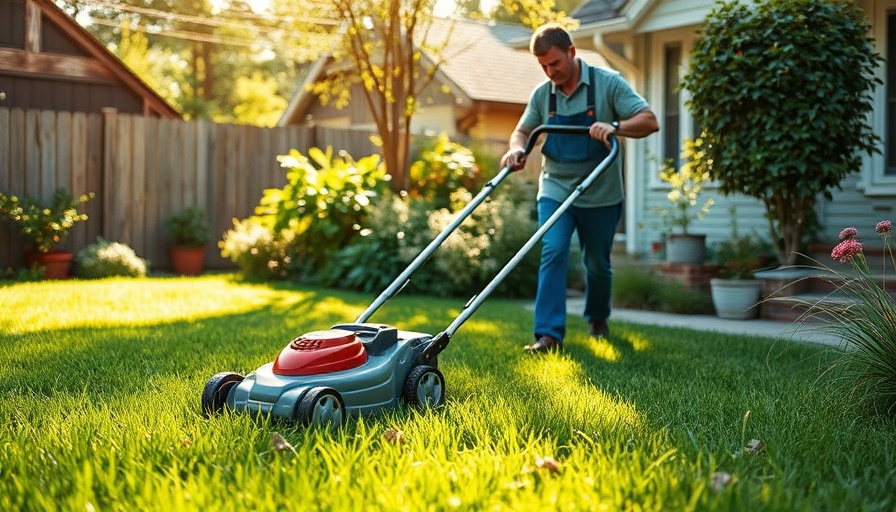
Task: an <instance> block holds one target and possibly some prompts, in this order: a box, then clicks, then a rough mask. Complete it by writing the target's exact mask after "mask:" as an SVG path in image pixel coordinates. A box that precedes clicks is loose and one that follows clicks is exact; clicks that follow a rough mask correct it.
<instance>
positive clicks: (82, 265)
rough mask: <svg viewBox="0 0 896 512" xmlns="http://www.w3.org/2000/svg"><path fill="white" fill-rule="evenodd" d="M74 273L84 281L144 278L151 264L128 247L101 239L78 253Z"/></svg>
mask: <svg viewBox="0 0 896 512" xmlns="http://www.w3.org/2000/svg"><path fill="white" fill-rule="evenodd" d="M73 263H74V265H73V267H74V268H73V273H74V275H75V276H76V277H80V278H83V279H102V278H104V277H113V276H127V277H143V276H145V275H146V274H147V272H148V271H149V262H148V261H147V260H145V259H143V258H141V257H139V256H137V253H135V252H134V250H133V249H131V248H130V247H128V246H127V245H125V244H123V243H119V242H109V241H107V240H105V239H103V238H101V237H98V238H97V239H96V242H95V243H93V244H90V245H88V246H87V247H85V248H83V249H81V250H80V251H78V254H76V255H75V259H74V262H73Z"/></svg>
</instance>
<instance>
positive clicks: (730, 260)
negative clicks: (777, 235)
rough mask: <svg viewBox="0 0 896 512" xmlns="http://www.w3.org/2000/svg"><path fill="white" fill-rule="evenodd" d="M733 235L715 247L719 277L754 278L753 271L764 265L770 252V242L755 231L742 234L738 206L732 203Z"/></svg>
mask: <svg viewBox="0 0 896 512" xmlns="http://www.w3.org/2000/svg"><path fill="white" fill-rule="evenodd" d="M729 211H730V215H731V236H729V237H728V238H727V239H725V240H722V241H721V242H718V243H717V244H716V245H715V247H714V248H713V253H714V259H715V261H716V262H717V263H719V265H720V267H719V277H721V278H723V279H752V278H753V272H755V271H756V270H758V269H759V268H761V267H762V264H763V262H764V260H765V257H766V255H767V254H768V250H769V248H768V244H766V243H763V241H762V240H761V239H760V238H759V237H758V236H757V235H754V234H753V233H746V234H741V233H740V232H739V231H738V229H737V208H736V207H735V206H734V205H732V206H731V208H730V209H729Z"/></svg>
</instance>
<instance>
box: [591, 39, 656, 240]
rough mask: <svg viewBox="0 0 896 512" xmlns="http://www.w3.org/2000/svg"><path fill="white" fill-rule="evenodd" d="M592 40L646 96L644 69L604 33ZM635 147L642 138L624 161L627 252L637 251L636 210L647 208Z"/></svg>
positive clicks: (627, 151)
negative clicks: (613, 45) (608, 42)
mask: <svg viewBox="0 0 896 512" xmlns="http://www.w3.org/2000/svg"><path fill="white" fill-rule="evenodd" d="M593 42H594V48H595V49H596V50H597V52H598V53H600V54H601V55H602V56H603V57H604V58H605V59H607V63H608V64H609V65H610V66H611V67H612V68H613V69H615V70H617V71H619V72H620V73H621V74H622V76H624V77H625V79H626V80H627V81H628V83H629V84H631V86H632V88H633V89H634V90H635V91H637V92H638V93H639V94H642V95H643V94H644V93H643V92H642V91H644V88H645V86H646V85H647V81H646V79H645V77H644V71H643V70H642V69H641V68H639V67H638V66H637V65H636V64H635V63H634V62H632V61H631V59H629V58H628V57H626V56H625V55H621V54H619V53H618V52H617V51H616V50H614V49H613V48H611V47H610V46H609V45H608V44H606V43H605V42H604V38H603V34H601V33H599V32H598V33H596V34H594V36H593ZM628 44H630V43H628ZM628 44H627V45H628ZM636 146H641V143H640V141H632V143H629V144H625V146H624V149H625V161H626V162H627V164H626V165H625V178H624V182H625V183H627V184H628V185H627V186H626V187H625V204H626V207H625V252H626V253H628V254H634V253H636V252H637V250H638V240H637V238H638V234H637V233H638V216H637V215H636V212H640V211H643V208H644V194H643V193H637V191H639V190H640V183H641V182H642V181H643V178H644V176H643V173H641V172H638V167H639V166H640V165H641V164H643V162H642V160H638V158H637V155H638V152H637V151H636Z"/></svg>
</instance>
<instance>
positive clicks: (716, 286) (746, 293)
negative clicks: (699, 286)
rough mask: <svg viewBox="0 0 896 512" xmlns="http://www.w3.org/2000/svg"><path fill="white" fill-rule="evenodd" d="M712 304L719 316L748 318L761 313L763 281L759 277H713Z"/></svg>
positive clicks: (711, 283)
mask: <svg viewBox="0 0 896 512" xmlns="http://www.w3.org/2000/svg"><path fill="white" fill-rule="evenodd" d="M709 284H710V287H711V291H712V305H713V306H714V307H715V309H716V315H718V317H719V318H728V319H732V320H747V319H750V318H756V316H757V315H758V314H759V299H760V297H761V296H762V281H760V280H759V279H719V278H715V279H711V280H710V282H709Z"/></svg>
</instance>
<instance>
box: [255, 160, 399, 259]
mask: <svg viewBox="0 0 896 512" xmlns="http://www.w3.org/2000/svg"><path fill="white" fill-rule="evenodd" d="M277 159H278V160H279V161H280V166H281V167H283V168H285V169H286V185H284V186H283V188H282V189H267V190H265V191H264V196H263V197H262V198H261V202H260V203H259V205H258V206H257V207H256V208H255V216H256V217H257V218H258V222H259V223H260V224H261V225H262V226H264V227H266V228H267V229H269V230H270V231H271V232H272V233H282V232H284V231H286V230H288V231H290V232H291V233H293V234H294V235H295V240H294V242H293V243H292V245H293V246H294V247H297V248H300V252H299V253H297V254H296V255H295V257H296V258H297V261H296V262H295V264H297V265H299V266H301V267H305V268H307V269H309V270H317V269H320V268H321V267H322V266H323V265H324V264H325V263H326V259H327V257H328V256H329V255H330V254H332V253H334V252H335V251H336V250H337V249H340V248H342V247H346V246H347V245H349V243H350V242H351V240H352V238H354V237H355V235H357V233H358V231H359V230H360V229H361V226H362V225H363V223H364V218H365V217H366V216H367V212H368V209H369V206H370V202H371V200H372V199H375V198H376V197H378V196H379V195H380V194H381V193H382V192H383V191H385V190H387V189H388V177H387V176H386V174H385V169H383V168H382V167H381V166H380V165H379V157H378V156H377V155H371V156H367V157H364V158H362V159H360V160H358V161H355V160H353V159H352V157H351V156H350V155H348V154H347V153H345V152H344V151H342V152H340V156H339V157H334V156H333V148H327V151H326V152H324V151H321V150H320V149H318V148H311V149H309V150H308V157H306V156H305V155H302V154H301V153H299V152H298V151H297V150H295V149H293V150H290V152H289V154H288V155H280V156H278V157H277Z"/></svg>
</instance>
